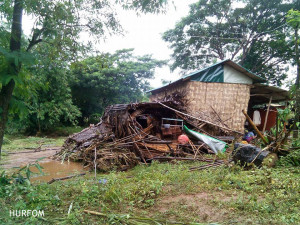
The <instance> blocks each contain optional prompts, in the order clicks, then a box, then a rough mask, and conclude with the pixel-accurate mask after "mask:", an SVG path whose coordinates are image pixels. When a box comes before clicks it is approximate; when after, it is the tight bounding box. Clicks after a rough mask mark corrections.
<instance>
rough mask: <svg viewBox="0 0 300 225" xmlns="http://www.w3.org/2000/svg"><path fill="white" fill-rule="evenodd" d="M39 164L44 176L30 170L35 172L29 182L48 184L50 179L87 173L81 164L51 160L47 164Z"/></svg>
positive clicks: (33, 169) (35, 170) (36, 170)
mask: <svg viewBox="0 0 300 225" xmlns="http://www.w3.org/2000/svg"><path fill="white" fill-rule="evenodd" d="M39 164H40V166H41V167H43V169H42V171H43V172H44V175H42V174H41V173H39V171H38V169H37V168H31V169H30V170H31V171H32V172H35V173H34V174H33V175H32V178H31V181H33V182H36V181H44V182H48V181H50V180H52V178H61V177H66V176H70V175H75V174H79V173H82V172H86V171H87V169H84V168H83V165H82V164H81V163H77V162H64V163H61V161H55V160H52V161H49V162H41V163H39Z"/></svg>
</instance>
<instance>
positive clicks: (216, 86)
mask: <svg viewBox="0 0 300 225" xmlns="http://www.w3.org/2000/svg"><path fill="white" fill-rule="evenodd" d="M174 91H184V92H185V93H186V98H187V99H188V100H189V106H188V107H189V110H188V111H189V112H191V113H192V114H194V115H197V113H199V112H205V113H207V114H209V112H211V111H212V110H213V109H214V110H215V111H216V112H217V113H218V114H219V116H220V117H221V119H222V120H223V121H225V123H226V124H227V125H228V126H229V127H230V128H232V129H235V130H237V131H241V132H243V131H244V122H245V116H244V115H243V114H242V109H245V110H246V111H247V108H248V102H249V99H250V85H247V84H228V83H204V82H198V81H185V82H182V83H179V84H177V85H174V86H172V87H168V88H163V89H162V90H159V92H158V91H156V92H155V93H154V94H153V95H151V96H150V100H151V101H155V100H159V99H162V98H163V97H164V96H166V95H169V94H171V93H172V92H174ZM212 108H213V109H212Z"/></svg>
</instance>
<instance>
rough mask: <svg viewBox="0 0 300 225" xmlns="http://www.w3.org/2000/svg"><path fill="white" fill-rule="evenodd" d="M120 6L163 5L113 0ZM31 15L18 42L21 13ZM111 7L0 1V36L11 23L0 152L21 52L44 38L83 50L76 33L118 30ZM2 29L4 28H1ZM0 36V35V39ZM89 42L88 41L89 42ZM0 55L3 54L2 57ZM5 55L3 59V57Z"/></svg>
mask: <svg viewBox="0 0 300 225" xmlns="http://www.w3.org/2000/svg"><path fill="white" fill-rule="evenodd" d="M116 3H118V4H121V5H122V6H123V7H124V8H130V9H136V10H137V11H140V12H157V11H159V9H160V7H162V6H165V5H166V1H165V0H159V1H154V0H131V1H123V0H117V1H116ZM23 14H27V15H31V16H33V17H34V19H35V20H34V21H35V22H34V26H33V28H32V33H31V37H30V38H29V39H28V41H27V43H22V24H23V20H22V16H23ZM115 14H116V13H115V11H114V10H113V6H112V3H111V1H109V0H101V1H100V0H58V1H52V0H14V1H11V0H3V1H1V2H0V17H1V22H0V31H1V38H2V33H3V30H5V29H4V28H6V27H7V25H9V26H10V25H11V29H10V31H9V32H8V33H9V34H10V35H9V36H10V37H9V38H10V44H9V48H8V49H6V50H8V51H9V53H10V54H7V51H5V50H3V48H1V54H2V57H1V60H2V61H1V62H0V65H1V71H0V76H1V90H0V153H1V147H2V142H3V136H4V131H5V125H6V122H7V119H8V112H9V105H10V100H11V98H12V95H13V91H14V88H15V86H16V81H17V82H18V77H19V74H20V72H22V70H23V68H22V64H25V63H26V62H25V61H24V60H23V59H24V57H23V56H24V55H26V54H24V52H25V53H26V52H30V51H34V50H35V48H36V45H37V44H39V43H41V42H47V43H48V44H51V45H52V47H55V48H57V49H60V50H61V51H60V53H61V54H63V53H66V52H67V53H68V54H71V55H72V56H74V57H75V56H77V53H78V50H82V51H83V50H84V49H85V48H83V44H81V43H80V41H79V40H80V34H81V33H82V32H88V33H89V34H92V35H96V36H97V37H98V38H101V37H103V35H104V34H106V33H118V32H121V31H122V29H121V26H120V24H119V21H118V20H117V19H116V15H115ZM5 33H6V32H5ZM1 38H0V39H1ZM89 45H90V46H91V43H89ZM3 55H4V57H3ZM4 58H5V59H4ZM0 157H1V154H0Z"/></svg>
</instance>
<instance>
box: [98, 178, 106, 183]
mask: <svg viewBox="0 0 300 225" xmlns="http://www.w3.org/2000/svg"><path fill="white" fill-rule="evenodd" d="M106 183H107V179H101V180H99V184H106Z"/></svg>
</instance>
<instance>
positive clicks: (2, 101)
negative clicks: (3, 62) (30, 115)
mask: <svg viewBox="0 0 300 225" xmlns="http://www.w3.org/2000/svg"><path fill="white" fill-rule="evenodd" d="M22 13H23V0H15V1H14V11H13V19H12V26H11V37H10V51H20V50H21V35H22ZM14 61H15V60H12V62H11V64H10V67H11V68H10V71H11V73H12V74H10V75H14V76H18V74H19V71H20V69H21V65H20V64H19V65H16V64H15V63H14ZM14 87H15V81H14V80H13V79H12V80H10V81H9V82H8V83H7V84H6V85H3V86H2V88H1V91H0V109H1V110H0V159H1V148H2V144H3V137H4V131H5V125H6V122H7V119H8V111H9V102H10V100H11V97H12V94H13V90H14Z"/></svg>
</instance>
